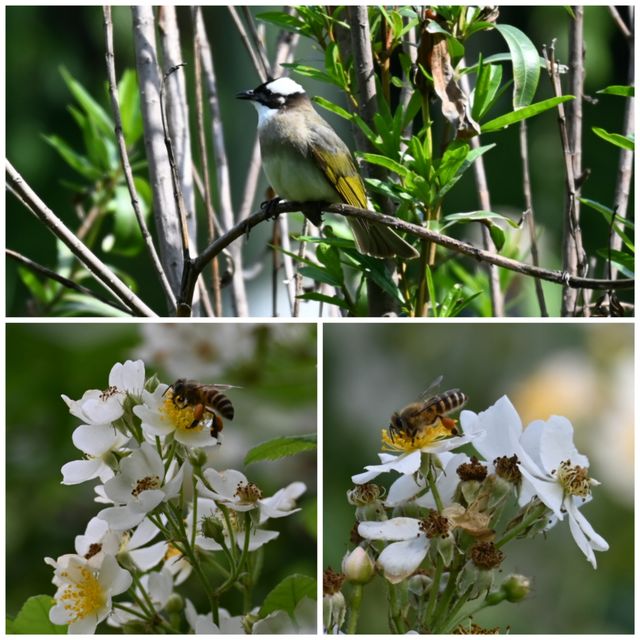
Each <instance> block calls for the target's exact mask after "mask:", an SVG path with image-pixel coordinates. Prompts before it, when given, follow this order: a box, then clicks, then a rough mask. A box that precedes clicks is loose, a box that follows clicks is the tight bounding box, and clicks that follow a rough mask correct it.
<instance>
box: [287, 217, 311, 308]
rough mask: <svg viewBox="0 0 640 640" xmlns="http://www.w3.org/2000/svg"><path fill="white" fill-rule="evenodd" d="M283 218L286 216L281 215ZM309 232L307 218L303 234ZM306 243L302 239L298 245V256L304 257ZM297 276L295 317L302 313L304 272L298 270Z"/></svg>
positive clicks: (294, 296) (294, 298)
mask: <svg viewBox="0 0 640 640" xmlns="http://www.w3.org/2000/svg"><path fill="white" fill-rule="evenodd" d="M280 217H281V218H283V217H284V216H280ZM307 233H309V221H308V220H307V219H306V218H305V219H304V222H303V223H302V235H303V236H306V235H307ZM304 250H305V243H304V242H302V241H300V246H299V247H298V258H300V259H302V258H303V257H304ZM294 278H295V291H294V295H293V301H294V302H293V311H292V313H291V315H292V316H293V317H294V318H297V317H298V316H299V315H300V297H299V296H301V295H302V274H301V273H298V272H297V271H296V274H295V276H294Z"/></svg>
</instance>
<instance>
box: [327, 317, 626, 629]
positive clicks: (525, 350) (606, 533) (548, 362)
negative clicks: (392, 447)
mask: <svg viewBox="0 0 640 640" xmlns="http://www.w3.org/2000/svg"><path fill="white" fill-rule="evenodd" d="M633 347H634V345H633V324H629V323H628V324H617V323H616V324H611V323H609V324H606V325H605V324H580V325H578V324H566V323H562V324H557V323H539V324H495V323H492V324H489V323H482V324H480V323H475V324H467V323H455V324H454V323H448V324H442V323H437V324H436V323H428V324H411V325H409V324H406V323H403V324H357V325H355V324H347V325H338V324H325V327H324V333H323V351H324V356H323V363H324V364H323V366H324V369H323V379H324V384H323V407H324V410H323V422H324V431H323V446H324V450H323V458H324V479H323V485H324V502H323V527H324V550H323V553H324V556H323V566H324V567H327V566H331V567H332V568H333V569H337V570H339V568H340V566H341V561H342V557H343V555H344V553H345V552H346V551H347V549H348V548H350V545H349V542H348V540H349V531H350V530H351V527H352V525H353V522H354V512H353V507H351V506H349V504H348V503H347V501H346V497H345V493H346V491H347V490H348V489H350V487H351V486H352V484H351V480H350V478H351V476H352V475H353V474H355V473H359V472H360V471H362V470H363V467H364V465H367V464H375V463H377V462H378V457H377V453H378V451H379V450H380V448H379V445H380V429H381V428H382V427H386V426H387V425H388V424H389V417H390V415H391V413H392V412H393V411H396V410H399V409H401V408H402V407H403V406H404V405H406V404H407V403H409V402H412V401H413V400H415V399H417V398H418V396H419V395H420V393H421V392H422V391H424V390H425V389H426V388H427V386H428V385H429V384H430V382H431V381H432V380H434V379H435V378H436V377H437V376H439V375H441V374H442V375H444V381H443V383H442V387H441V389H442V390H445V389H450V388H455V387H459V388H460V389H462V390H463V391H464V392H465V393H467V394H468V395H469V397H470V400H469V403H468V405H467V408H468V409H470V410H472V411H476V412H478V411H483V410H485V409H487V408H488V407H489V406H490V405H492V404H493V403H494V402H495V401H496V400H497V399H498V398H499V397H500V396H502V395H503V394H507V395H508V397H509V398H510V399H511V401H512V402H513V404H514V405H515V407H516V409H517V410H518V412H519V414H520V416H521V417H522V420H523V423H524V424H527V423H528V422H530V421H532V420H534V419H538V418H541V419H547V418H548V417H549V416H550V415H553V414H556V415H562V416H566V417H567V418H569V420H570V421H571V422H572V424H573V426H574V428H575V442H576V446H577V447H578V450H579V451H580V452H581V453H584V454H586V455H587V456H588V457H589V459H590V462H591V469H590V475H591V476H592V477H594V478H596V479H598V480H599V481H600V482H602V486H600V487H596V488H595V489H594V492H593V495H594V499H593V501H592V502H591V503H590V504H588V505H586V506H585V507H584V508H583V509H582V512H583V513H584V515H585V516H586V518H587V520H588V521H589V522H590V523H591V524H592V525H593V527H594V529H595V530H596V531H597V532H598V533H600V534H601V535H602V536H603V537H604V538H605V539H606V540H607V541H608V543H609V545H610V550H609V551H608V552H606V553H598V554H596V556H597V561H598V569H597V570H596V571H594V570H593V568H592V567H591V565H590V564H589V563H588V562H587V561H586V559H585V558H584V556H583V555H582V553H581V552H580V550H579V549H578V547H577V546H576V544H575V543H574V541H573V538H572V537H571V534H570V532H569V527H568V524H567V523H566V522H565V523H558V525H556V527H555V528H554V529H552V530H551V531H550V532H549V533H548V534H547V536H546V539H545V538H543V537H538V538H536V539H535V540H533V541H532V540H516V541H515V542H511V543H509V544H508V545H507V546H506V547H505V548H504V549H503V550H504V551H505V553H506V554H507V557H506V560H505V562H504V563H503V565H502V568H503V571H504V573H505V574H507V573H510V572H517V573H521V574H524V575H526V576H529V577H530V578H532V585H533V586H532V591H531V594H530V596H529V597H528V599H526V600H525V601H524V602H522V603H519V604H508V603H504V604H501V605H500V606H498V607H495V608H494V609H493V610H491V609H489V610H488V611H484V612H482V613H480V614H478V615H477V616H476V617H475V621H476V622H477V623H478V624H480V625H482V626H483V627H492V626H500V627H501V628H502V630H503V632H505V630H506V629H507V628H509V627H510V629H511V632H512V633H598V634H605V633H633V620H634V618H633V605H634V580H633V575H634V573H633V565H634V562H633V558H634V545H633V541H634V525H633V518H634V511H633V504H634V501H633V499H634V496H633V487H634V474H633V471H634V460H633V456H634V453H633V452H634V445H633V439H634V433H633V428H634V426H633V425H634V389H635V388H636V387H635V386H634V348H633ZM396 478H397V474H395V473H390V474H384V475H382V476H379V477H378V478H377V479H376V481H375V482H377V483H379V484H383V485H385V486H386V487H388V486H389V484H390V483H391V482H392V481H393V480H395V479H396ZM386 597H387V595H386V589H385V588H384V584H383V579H382V578H376V579H375V580H374V581H373V582H372V583H370V584H369V585H367V586H366V587H365V590H364V597H363V609H362V612H361V616H360V625H359V632H361V633H384V632H386V630H387V623H386V617H385V616H386Z"/></svg>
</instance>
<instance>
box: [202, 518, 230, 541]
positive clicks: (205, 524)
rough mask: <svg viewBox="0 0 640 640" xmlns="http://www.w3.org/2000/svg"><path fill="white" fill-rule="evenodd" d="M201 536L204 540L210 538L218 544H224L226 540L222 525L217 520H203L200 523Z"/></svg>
mask: <svg viewBox="0 0 640 640" xmlns="http://www.w3.org/2000/svg"><path fill="white" fill-rule="evenodd" d="M201 526H202V535H203V536H204V537H205V538H211V539H212V540H215V541H216V542H217V543H218V544H226V540H225V538H224V527H223V526H222V523H221V522H220V520H218V519H217V518H211V517H209V518H205V519H204V520H203V521H202V525H201Z"/></svg>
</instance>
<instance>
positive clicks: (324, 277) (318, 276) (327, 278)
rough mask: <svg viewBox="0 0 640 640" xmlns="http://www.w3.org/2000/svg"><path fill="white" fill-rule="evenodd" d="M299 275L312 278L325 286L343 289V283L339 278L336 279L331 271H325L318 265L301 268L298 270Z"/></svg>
mask: <svg viewBox="0 0 640 640" xmlns="http://www.w3.org/2000/svg"><path fill="white" fill-rule="evenodd" d="M298 273H300V274H301V275H303V276H305V277H306V278H311V279H312V280H315V281H316V282H324V283H325V284H329V285H331V286H332V287H338V288H339V287H341V286H342V282H341V280H340V279H339V278H336V277H335V276H334V275H333V274H332V273H331V272H330V271H328V270H327V269H323V268H322V267H319V266H317V265H312V266H308V267H301V268H300V269H299V270H298Z"/></svg>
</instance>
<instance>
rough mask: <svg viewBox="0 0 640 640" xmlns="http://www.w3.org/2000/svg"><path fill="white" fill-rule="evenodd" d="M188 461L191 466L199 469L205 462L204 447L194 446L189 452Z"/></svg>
mask: <svg viewBox="0 0 640 640" xmlns="http://www.w3.org/2000/svg"><path fill="white" fill-rule="evenodd" d="M189 462H190V463H191V466H193V467H195V468H196V469H199V468H200V467H202V465H203V464H206V462H207V453H206V451H205V450H204V449H200V448H196V449H192V450H191V451H190V452H189Z"/></svg>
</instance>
